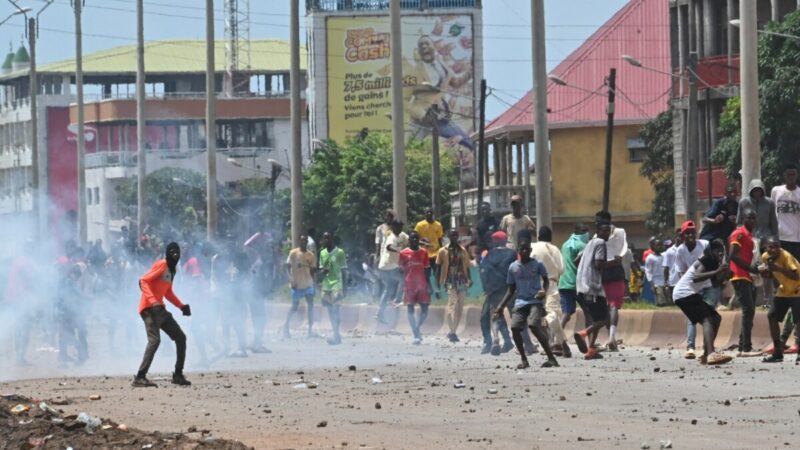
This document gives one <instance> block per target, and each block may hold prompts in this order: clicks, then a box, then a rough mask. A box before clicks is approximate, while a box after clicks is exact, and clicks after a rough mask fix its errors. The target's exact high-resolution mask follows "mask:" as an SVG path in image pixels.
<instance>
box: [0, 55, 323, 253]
mask: <svg viewBox="0 0 800 450" xmlns="http://www.w3.org/2000/svg"><path fill="white" fill-rule="evenodd" d="M250 52H251V54H250V66H249V67H248V68H242V69H240V70H238V71H237V72H236V73H234V75H233V77H232V80H230V76H229V75H228V73H227V72H226V66H225V64H226V62H225V58H223V55H224V54H225V42H224V41H218V42H217V43H216V56H215V57H216V61H217V68H216V80H215V82H216V92H217V96H218V97H217V178H218V181H219V182H220V183H231V182H236V181H237V180H241V179H244V178H251V177H258V176H271V174H273V173H277V172H279V171H273V170H272V166H273V165H275V166H277V167H279V168H281V169H282V170H283V171H284V174H285V175H288V167H289V165H290V163H289V158H288V150H287V149H289V148H290V144H291V143H290V124H289V104H290V100H289V82H290V81H289V45H288V42H285V41H279V40H252V41H251V42H250ZM302 56H305V55H302ZM16 57H17V56H16V55H15V58H16ZM304 60H305V58H303V57H301V61H304ZM205 61H206V58H205V41H201V40H174V41H154V42H148V43H146V44H145V70H146V90H147V92H146V95H147V98H146V104H145V116H146V120H147V126H146V132H145V134H146V139H147V142H146V143H145V147H146V148H147V160H146V161H147V163H146V168H147V172H148V173H151V172H153V171H156V170H158V169H160V168H163V167H182V168H187V169H191V170H194V171H197V172H201V173H202V172H205V170H206V169H205V164H206V163H205V161H206V155H205ZM83 69H84V84H85V86H86V91H85V92H86V95H85V96H84V97H85V124H86V129H85V137H86V159H85V166H86V192H83V193H80V194H79V193H78V192H77V149H76V142H75V141H76V139H75V133H76V131H77V107H76V105H75V104H74V102H75V96H74V94H73V93H74V90H75V86H74V73H75V61H74V60H70V61H63V62H57V63H52V64H45V65H41V66H40V67H39V68H38V72H39V81H40V86H39V96H38V101H39V108H38V110H39V111H38V117H39V133H38V134H39V136H37V139H39V148H40V155H41V156H40V158H39V165H40V183H39V185H40V192H41V195H42V200H43V202H42V204H43V205H48V208H42V219H43V220H45V221H46V222H45V223H47V224H48V225H49V227H51V229H56V228H60V229H61V232H60V233H58V234H59V235H61V236H62V237H63V238H72V237H74V236H75V235H76V234H75V231H74V227H75V224H74V217H75V211H76V209H77V206H78V200H77V196H78V195H85V197H86V204H87V225H88V226H87V231H88V233H87V234H88V238H89V239H90V240H93V239H98V238H99V239H104V241H105V242H108V241H109V238H110V237H113V233H114V232H115V231H117V230H119V227H120V226H122V225H125V224H127V221H126V220H123V219H125V218H126V217H135V216H136V214H135V211H124V210H122V209H121V208H120V205H119V204H118V203H117V201H116V200H117V199H116V198H115V188H116V187H117V186H118V185H120V184H121V183H122V182H124V181H125V180H126V179H128V178H130V177H133V176H135V174H136V159H137V157H138V152H137V148H138V143H137V140H136V100H135V95H136V89H135V83H136V47H135V46H134V45H130V46H123V47H116V48H111V49H108V50H103V51H99V52H96V53H92V54H88V55H84V58H83ZM301 69H302V70H305V67H304V64H303V65H302V67H301ZM303 75H305V74H303ZM226 76H228V78H227V79H226ZM229 80H230V83H226V81H229ZM226 84H227V86H228V89H224V85H226ZM0 86H2V87H3V89H2V92H0V93H2V94H4V96H3V98H2V108H0V139H1V140H2V141H0V142H2V146H1V147H0V148H2V155H3V158H2V159H0V174H2V178H0V186H2V187H3V189H4V193H7V192H15V193H19V194H18V195H17V197H16V199H15V200H14V202H13V203H11V202H10V201H8V200H3V201H1V202H0V214H2V215H3V216H6V217H8V215H14V214H25V213H26V211H28V212H29V211H30V209H31V206H30V203H31V202H30V195H31V194H30V193H29V191H30V190H29V189H28V188H27V187H26V186H27V185H29V184H30V183H29V182H28V183H27V184H26V180H28V179H29V178H30V175H29V173H30V151H29V142H30V136H29V134H30V133H29V131H28V135H25V132H26V130H30V127H29V120H30V108H29V107H28V101H27V99H28V86H29V83H28V69H27V67H26V66H24V65H19V66H18V67H13V68H12V69H11V70H10V71H7V72H6V73H4V74H3V75H2V76H0ZM303 89H305V85H304V86H303ZM223 92H224V93H223ZM303 138H304V146H303V148H304V149H305V150H304V157H305V159H306V160H308V157H309V152H308V145H307V144H308V133H307V127H304V134H303ZM6 155H13V156H11V157H7V156H6ZM13 158H16V159H14V160H13V162H14V163H15V165H13V167H11V168H6V167H5V165H2V164H6V165H7V164H9V163H8V161H7V160H11V159H13ZM277 181H278V183H279V186H286V185H288V176H282V177H279V178H278V180H277ZM176 182H180V180H176ZM12 198H14V197H13V196H12ZM12 205H13V206H14V207H13V208H12V207H11V206H12Z"/></svg>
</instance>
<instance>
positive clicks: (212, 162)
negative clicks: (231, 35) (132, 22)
mask: <svg viewBox="0 0 800 450" xmlns="http://www.w3.org/2000/svg"><path fill="white" fill-rule="evenodd" d="M140 1H141V0H140ZM215 80H216V77H215V72H214V0H206V239H207V240H208V241H214V239H215V238H216V237H217V121H216V116H217V111H216V110H217V89H216V82H215Z"/></svg>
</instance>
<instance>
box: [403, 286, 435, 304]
mask: <svg viewBox="0 0 800 450" xmlns="http://www.w3.org/2000/svg"><path fill="white" fill-rule="evenodd" d="M430 302H431V294H429V293H428V286H423V287H422V288H416V289H415V288H412V287H410V286H406V288H405V290H404V291H403V304H405V305H417V304H421V305H427V304H430Z"/></svg>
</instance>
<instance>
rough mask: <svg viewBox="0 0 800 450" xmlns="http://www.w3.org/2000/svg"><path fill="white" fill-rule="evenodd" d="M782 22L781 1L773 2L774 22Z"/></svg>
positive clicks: (774, 0)
mask: <svg viewBox="0 0 800 450" xmlns="http://www.w3.org/2000/svg"><path fill="white" fill-rule="evenodd" d="M780 20H781V4H780V0H772V21H773V22H780Z"/></svg>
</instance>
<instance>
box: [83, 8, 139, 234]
mask: <svg viewBox="0 0 800 450" xmlns="http://www.w3.org/2000/svg"><path fill="white" fill-rule="evenodd" d="M78 1H80V0H78ZM144 102H145V88H144V1H143V0H136V145H137V158H136V161H137V164H136V174H137V176H138V180H137V184H136V194H137V195H136V198H137V201H136V207H137V210H136V211H137V214H136V216H137V217H136V222H137V224H136V226H137V229H138V236H137V245H138V239H139V237H141V235H142V232H144V228H145V222H147V212H146V211H145V195H146V193H145V188H144V178H145V176H146V175H147V150H146V148H145V126H146V125H145V118H144ZM83 195H85V194H83Z"/></svg>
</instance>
